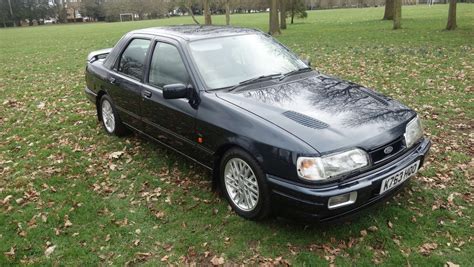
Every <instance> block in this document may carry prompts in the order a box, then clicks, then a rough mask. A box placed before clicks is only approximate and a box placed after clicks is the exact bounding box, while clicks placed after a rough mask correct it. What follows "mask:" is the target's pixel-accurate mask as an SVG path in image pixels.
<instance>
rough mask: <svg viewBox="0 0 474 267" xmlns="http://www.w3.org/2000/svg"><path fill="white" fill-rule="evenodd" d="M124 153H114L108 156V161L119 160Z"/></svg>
mask: <svg viewBox="0 0 474 267" xmlns="http://www.w3.org/2000/svg"><path fill="white" fill-rule="evenodd" d="M124 153H125V152H123V151H115V152H112V153H110V154H109V159H118V158H120V157H121V156H122V155H123V154H124Z"/></svg>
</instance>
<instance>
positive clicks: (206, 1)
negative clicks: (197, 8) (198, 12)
mask: <svg viewBox="0 0 474 267" xmlns="http://www.w3.org/2000/svg"><path fill="white" fill-rule="evenodd" d="M203 2H204V3H203V6H204V24H206V25H211V24H212V19H211V11H210V10H209V0H204V1H203Z"/></svg>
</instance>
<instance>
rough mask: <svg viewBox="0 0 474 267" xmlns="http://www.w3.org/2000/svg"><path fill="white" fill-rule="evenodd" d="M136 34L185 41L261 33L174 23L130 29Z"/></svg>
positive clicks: (224, 27)
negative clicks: (172, 24) (177, 38)
mask: <svg viewBox="0 0 474 267" xmlns="http://www.w3.org/2000/svg"><path fill="white" fill-rule="evenodd" d="M132 33H136V34H152V35H160V36H165V37H179V38H182V39H184V40H187V41H194V40H199V39H208V38H214V37H222V36H233V35H242V34H251V33H262V32H261V31H260V30H256V29H250V28H243V27H234V26H215V25H176V26H163V27H153V28H146V29H141V30H135V31H132Z"/></svg>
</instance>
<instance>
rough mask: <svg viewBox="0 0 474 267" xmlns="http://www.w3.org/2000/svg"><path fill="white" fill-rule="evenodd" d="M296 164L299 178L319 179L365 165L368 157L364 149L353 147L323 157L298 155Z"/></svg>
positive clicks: (367, 163)
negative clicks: (352, 148)
mask: <svg viewBox="0 0 474 267" xmlns="http://www.w3.org/2000/svg"><path fill="white" fill-rule="evenodd" d="M296 164H297V168H298V175H299V176H300V177H301V178H304V179H307V180H311V181H320V180H325V179H328V178H330V177H334V176H337V175H340V174H344V173H348V172H351V171H354V170H357V169H360V168H362V167H365V166H367V165H369V157H368V155H367V153H365V151H363V150H361V149H354V150H350V151H346V152H342V153H338V154H333V155H329V156H324V157H312V158H309V157H300V158H298V160H297V162H296Z"/></svg>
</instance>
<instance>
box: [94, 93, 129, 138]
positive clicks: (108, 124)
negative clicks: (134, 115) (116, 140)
mask: <svg viewBox="0 0 474 267" xmlns="http://www.w3.org/2000/svg"><path fill="white" fill-rule="evenodd" d="M99 103H100V106H99V109H98V111H99V117H100V121H101V122H102V126H104V129H105V131H106V132H107V133H108V134H111V135H117V136H124V135H126V134H128V133H129V131H128V129H127V127H126V126H125V125H124V124H123V123H122V120H120V117H119V116H118V113H117V110H116V109H115V107H114V104H113V103H112V99H111V98H110V97H109V96H108V95H103V96H102V98H101V99H100V102H99Z"/></svg>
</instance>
